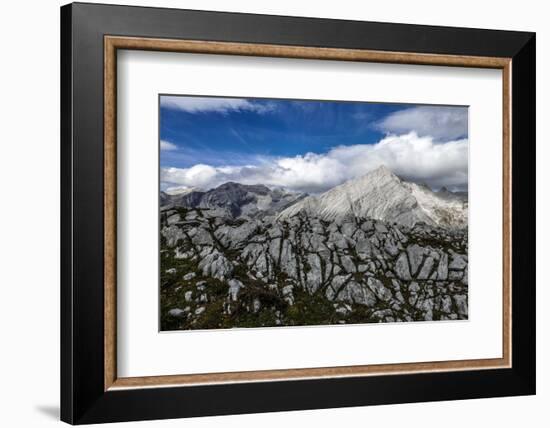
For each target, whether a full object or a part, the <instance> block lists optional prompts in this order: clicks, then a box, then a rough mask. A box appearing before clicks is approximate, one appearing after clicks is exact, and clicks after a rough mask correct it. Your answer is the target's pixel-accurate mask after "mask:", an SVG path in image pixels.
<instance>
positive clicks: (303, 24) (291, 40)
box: [61, 3, 536, 424]
mask: <svg viewBox="0 0 550 428" xmlns="http://www.w3.org/2000/svg"><path fill="white" fill-rule="evenodd" d="M105 35H118V36H134V37H151V38H167V39H187V40H204V41H222V42H241V43H263V44H272V45H294V46H313V47H327V48H349V49H368V50H374V51H397V52H410V53H425V54H445V55H468V56H490V57H502V58H511V59H512V127H511V128H512V141H514V143H515V144H512V164H513V169H514V175H513V178H512V206H513V207H514V209H513V212H512V242H513V247H512V266H513V269H512V284H513V287H512V367H511V368H506V369H494V370H468V371H458V372H437V373H436V372H433V373H417V374H396V375H389V376H388V375H386V376H369V377H351V378H328V379H326V378H325V379H310V380H293V381H266V382H255V383H240V384H231V383H230V384H220V385H207V386H193V387H166V388H143V389H129V390H108V391H106V392H105V390H104V372H105V370H104V318H103V315H104V293H103V283H104V253H103V251H104V222H103V220H104V200H103V197H104V180H103V172H104V153H103V132H104V127H103V125H104V116H103V113H104V105H103V101H104V100H103V83H104V82H103V71H104V69H103V54H104V36H105ZM535 97H536V93H535V35H534V33H526V32H510V31H494V30H480V29H464V28H449V27H434V26H417V25H406V24H386V23H370V22H357V21H342V20H327V19H311V18H296V17H282V16H267V15H250V14H234V13H221V12H204V11H189V10H178V9H159V8H142V7H128V6H108V5H99V4H83V3H76V4H71V5H67V6H64V7H62V8H61V419H62V420H63V421H65V422H68V423H73V424H83V423H98V422H115V421H130V420H144V419H165V418H176V417H191V416H206V415H223V414H237V413H258V412H269V411H283V410H302V409H315V408H328V407H347V406H362V405H372V404H392V403H404V402H419V401H439V400H452V399H468V398H481V397H497V396H511V395H528V394H534V393H535V125H536V124H535Z"/></svg>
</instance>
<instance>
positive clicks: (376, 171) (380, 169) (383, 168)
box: [366, 164, 395, 175]
mask: <svg viewBox="0 0 550 428" xmlns="http://www.w3.org/2000/svg"><path fill="white" fill-rule="evenodd" d="M366 175H395V174H394V173H393V172H392V170H391V169H389V168H388V167H387V166H386V165H384V164H382V165H380V166H379V167H378V168H375V169H373V170H372V171H370V172H368V173H367V174H366Z"/></svg>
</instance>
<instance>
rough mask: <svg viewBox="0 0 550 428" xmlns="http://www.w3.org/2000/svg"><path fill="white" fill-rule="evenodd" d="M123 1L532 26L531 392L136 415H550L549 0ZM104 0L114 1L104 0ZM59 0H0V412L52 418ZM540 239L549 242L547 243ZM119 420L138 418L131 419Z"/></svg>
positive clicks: (459, 420) (541, 422) (462, 418)
mask: <svg viewBox="0 0 550 428" xmlns="http://www.w3.org/2000/svg"><path fill="white" fill-rule="evenodd" d="M120 1H121V2H123V3H126V4H135V5H147V6H167V7H168V6H169V7H181V8H190V9H209V10H223V11H235V12H252V13H267V14H281V15H297V16H312V17H323V18H343V19H358V20H370V21H389V22H405V23H413V24H434V25H452V26H463V27H485V28H496V29H507V30H529V31H536V32H537V55H538V58H537V76H538V82H537V85H538V91H537V122H538V129H537V141H538V144H537V146H538V147H537V151H538V153H537V154H538V156H537V157H538V161H537V164H538V165H537V176H538V183H539V185H538V189H537V199H538V204H537V227H538V229H537V230H538V239H537V247H538V248H537V253H538V254H537V264H538V266H539V270H538V273H537V286H538V290H537V293H538V304H537V311H538V315H537V320H538V331H537V340H538V352H537V359H538V394H537V396H535V397H518V398H500V399H486V400H467V401H461V402H443V403H421V404H406V405H398V406H379V407H364V408H351V409H336V410H318V411H302V412H286V413H274V414H264V415H244V416H226V417H216V418H198V419H188V420H185V421H182V420H172V421H155V422H143V423H140V425H141V426H158V427H172V426H187V427H211V426H217V427H239V428H245V427H257V426H262V427H280V426H285V425H287V426H317V427H325V426H326V427H333V426H346V427H356V426H357V427H364V426H367V425H370V426H388V427H393V426H401V425H406V426H408V427H410V428H413V427H423V428H427V427H431V426H434V427H440V426H445V427H446V428H451V427H470V426H471V427H474V426H487V425H491V426H499V428H505V427H515V426H521V425H524V426H533V427H535V426H545V425H547V424H548V421H549V419H550V416H548V412H547V409H546V408H545V407H546V406H548V405H549V404H550V368H548V363H547V362H548V359H549V351H550V349H549V343H550V334H549V331H550V328H549V326H548V323H549V322H550V317H549V316H548V310H547V308H546V307H545V306H544V305H543V302H546V301H547V300H548V299H549V298H550V293H549V292H548V289H547V287H545V285H546V284H545V281H547V278H546V276H545V275H544V273H545V269H544V266H545V263H546V261H547V259H548V258H549V257H550V251H549V250H548V248H547V247H546V246H545V242H546V241H547V240H548V239H550V235H549V226H548V221H547V219H548V217H549V215H550V212H549V209H550V205H549V204H550V200H549V195H548V192H545V190H546V188H545V186H544V185H543V183H549V182H550V171H549V169H548V168H547V167H546V164H547V163H548V161H550V147H549V145H548V144H546V143H547V142H548V139H549V138H550V134H549V131H550V129H549V127H548V120H547V118H548V116H549V115H550V108H549V105H548V101H547V98H546V97H547V96H549V95H550V93H549V80H548V78H547V76H549V75H550V64H549V63H548V52H550V28H549V27H548V22H547V20H548V16H549V14H548V11H547V10H545V3H544V2H541V1H535V0H523V1H521V2H518V1H514V2H511V1H503V0H499V1H497V0H492V1H486V2H480V1H479V0H462V1H461V2H447V3H445V2H441V1H437V0H417V1H414V2H412V1H410V0H409V1H408V0H394V1H386V2H359V1H357V0H339V1H338V2H334V1H325V0H323V1H321V0H317V1H310V2H308V1H302V2H298V1H296V0H277V1H273V0H271V1H264V2H258V1H253V0H248V1H247V0H231V1H227V0H225V1H224V0H201V1H199V0H188V1H184V0H147V1H128V0H127V1H125V2H124V1H122V0H120ZM103 3H116V2H112V1H108V0H107V1H103ZM61 4H63V2H61V1H58V0H42V1H38V0H27V1H25V2H16V1H11V2H4V3H3V4H2V6H1V9H0V10H1V12H0V31H1V35H2V37H1V39H0V40H2V48H1V52H2V65H1V67H0V77H1V78H0V108H1V110H0V113H1V116H0V117H1V118H2V120H1V122H0V152H1V154H0V195H1V197H2V205H1V209H0V287H1V288H0V289H1V297H0V326H1V330H0V331H1V336H0V349H1V352H0V379H1V380H2V381H1V383H0V403H1V404H0V408H1V409H2V410H1V412H0V422H1V425H2V426H6V427H33V428H34V427H37V428H38V427H43V426H54V425H55V424H59V422H58V412H59V410H58V407H59V398H58V397H59V386H58V384H59V368H58V366H59V363H58V361H59V333H58V330H59V9H58V8H59V6H60V5H61ZM545 247H546V248H545ZM125 426H138V424H137V423H132V424H126V425H125Z"/></svg>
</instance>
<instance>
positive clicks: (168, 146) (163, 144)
mask: <svg viewBox="0 0 550 428" xmlns="http://www.w3.org/2000/svg"><path fill="white" fill-rule="evenodd" d="M177 149H178V146H176V145H175V144H173V143H170V142H169V141H164V140H161V141H160V150H162V151H163V152H170V151H174V150H177Z"/></svg>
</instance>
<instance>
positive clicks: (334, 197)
mask: <svg viewBox="0 0 550 428" xmlns="http://www.w3.org/2000/svg"><path fill="white" fill-rule="evenodd" d="M449 194H450V192H447V193H446V194H445V195H444V196H443V195H438V194H437V193H436V192H433V191H432V190H431V189H429V188H428V187H426V186H422V185H418V184H416V183H409V182H405V181H403V180H401V179H400V178H399V177H398V176H397V175H395V174H394V173H392V172H391V171H390V170H389V169H388V168H387V167H386V166H380V167H378V168H377V169H375V170H373V171H371V172H369V173H367V174H365V175H363V176H362V177H359V178H356V179H353V180H349V181H346V182H345V183H343V184H341V185H339V186H336V187H333V188H332V189H330V190H328V191H327V192H325V193H322V194H321V195H318V196H308V197H307V198H305V199H303V200H302V201H300V202H298V203H296V204H294V205H292V206H290V207H289V208H287V209H285V210H283V211H282V212H281V213H280V214H279V218H280V219H285V218H289V217H292V216H295V215H297V214H299V213H307V214H308V215H314V216H318V217H320V218H322V219H324V220H327V221H333V220H335V219H338V218H341V217H343V216H349V215H353V216H355V217H363V218H372V219H375V220H382V221H385V222H390V223H399V224H403V225H406V226H413V225H414V224H416V223H426V224H428V225H431V226H440V227H446V228H463V227H466V226H467V222H468V206H467V202H465V201H463V198H461V197H459V196H457V197H452V196H449Z"/></svg>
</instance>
